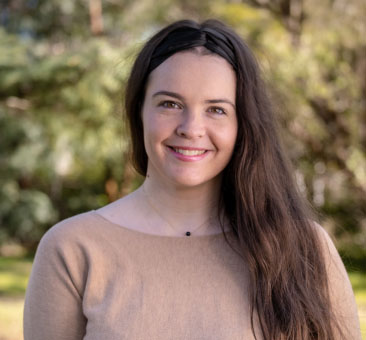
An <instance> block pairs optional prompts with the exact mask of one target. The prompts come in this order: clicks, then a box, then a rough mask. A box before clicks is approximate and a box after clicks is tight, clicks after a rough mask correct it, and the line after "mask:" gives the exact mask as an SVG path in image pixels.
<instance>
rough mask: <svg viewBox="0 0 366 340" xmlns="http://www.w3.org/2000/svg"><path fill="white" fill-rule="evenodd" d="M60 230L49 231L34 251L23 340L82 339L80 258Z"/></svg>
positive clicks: (83, 330) (84, 322)
mask: <svg viewBox="0 0 366 340" xmlns="http://www.w3.org/2000/svg"><path fill="white" fill-rule="evenodd" d="M60 227H61V226H60ZM61 229H62V228H58V226H56V228H55V227H53V228H51V229H50V230H49V231H48V232H47V233H46V234H45V235H44V237H43V238H42V240H41V242H40V245H39V247H38V249H37V253H36V257H35V260H34V263H33V267H32V273H31V276H30V279H29V283H28V287H27V292H26V298H25V305H24V339H25V340H50V339H52V340H81V339H83V337H84V335H85V328H86V319H85V317H84V315H83V311H82V276H83V272H85V270H83V269H82V265H81V263H82V256H81V254H80V251H79V250H78V249H77V248H76V247H75V246H73V245H72V242H70V240H68V239H70V236H68V235H67V234H66V233H65V232H63V231H62V230H61ZM60 231H61V232H60Z"/></svg>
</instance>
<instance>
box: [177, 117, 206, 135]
mask: <svg viewBox="0 0 366 340" xmlns="http://www.w3.org/2000/svg"><path fill="white" fill-rule="evenodd" d="M176 132H177V135H178V136H180V137H184V138H188V139H195V138H201V137H203V136H204V135H205V126H204V121H203V117H202V113H200V112H193V111H186V112H184V113H183V115H182V120H181V121H180V122H179V125H178V126H177V130H176Z"/></svg>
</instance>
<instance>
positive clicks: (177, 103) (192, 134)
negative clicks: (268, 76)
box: [142, 51, 238, 187]
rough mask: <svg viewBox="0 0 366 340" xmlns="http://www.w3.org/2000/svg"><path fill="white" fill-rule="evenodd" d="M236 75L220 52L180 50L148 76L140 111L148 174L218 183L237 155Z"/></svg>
mask: <svg viewBox="0 0 366 340" xmlns="http://www.w3.org/2000/svg"><path fill="white" fill-rule="evenodd" d="M235 93H236V76H235V73H234V71H233V69H232V68H231V66H230V64H229V63H228V62H227V61H226V60H225V59H223V58H221V57H219V56H217V55H198V54H196V53H193V52H191V51H185V52H179V53H176V54H174V55H173V56H171V57H170V58H168V59H167V60H165V61H164V62H163V63H162V64H161V65H159V66H158V67H157V68H156V69H155V70H154V71H153V72H152V73H151V74H150V76H149V80H148V84H147V90H146V95H145V100H144V105H143V109H142V120H143V126H144V143H145V149H146V152H147V155H148V171H147V174H148V175H149V176H150V178H153V179H154V180H159V181H161V183H164V184H167V183H172V184H174V185H176V186H180V187H181V186H184V187H193V186H199V185H203V184H214V183H217V180H218V179H219V178H220V174H221V172H222V170H223V169H224V168H225V167H226V165H227V164H228V162H229V160H230V158H231V155H232V153H233V149H234V145H235V141H236V135H237V129H238V127H237V118H236V110H235Z"/></svg>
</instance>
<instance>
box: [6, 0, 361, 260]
mask: <svg viewBox="0 0 366 340" xmlns="http://www.w3.org/2000/svg"><path fill="white" fill-rule="evenodd" d="M10 3H11V1H8V2H5V3H4V5H3V7H2V9H3V10H6V11H5V12H3V13H5V14H4V15H3V16H2V17H1V18H3V19H1V20H2V21H1V22H0V25H1V26H2V28H1V26H0V228H1V229H0V244H1V243H4V242H6V241H7V240H15V241H18V242H21V243H22V244H24V245H26V246H28V247H31V248H32V247H34V245H35V244H36V242H37V240H38V239H39V238H40V236H41V235H42V234H43V232H44V231H45V230H46V229H47V228H48V227H49V226H51V225H52V224H53V223H55V222H56V221H57V220H59V219H62V218H65V217H67V216H70V215H73V214H76V213H78V212H82V211H86V210H89V209H94V208H96V207H99V206H101V205H103V204H106V203H108V202H109V201H111V200H114V199H116V198H118V196H119V195H121V194H122V193H126V192H128V190H131V189H132V188H134V187H135V186H136V183H139V182H140V181H141V178H139V177H136V176H135V175H133V174H132V175H131V171H130V170H129V166H128V162H127V158H126V156H127V153H126V152H127V149H128V148H127V136H126V131H125V128H124V125H123V122H122V120H121V113H122V112H121V107H122V106H121V104H122V101H123V88H124V82H125V80H126V77H127V75H128V72H129V68H130V66H131V63H132V61H133V59H134V55H135V54H136V51H137V50H138V49H139V48H140V47H141V44H142V43H143V41H144V40H145V39H147V38H148V37H149V36H150V35H151V34H153V33H154V32H155V31H156V30H157V29H159V28H160V27H162V26H163V25H165V24H166V23H169V22H171V21H173V20H177V19H183V18H193V19H198V20H203V19H206V18H209V17H216V18H219V19H222V20H224V21H226V22H227V23H228V24H230V25H232V26H233V27H234V28H235V29H236V30H237V32H239V33H240V34H241V35H242V36H243V38H244V39H245V40H246V41H247V43H248V44H249V45H250V46H251V48H253V50H254V51H255V53H256V55H257V56H258V58H259V61H260V64H261V67H262V69H263V72H264V77H265V80H266V81H267V83H268V84H269V89H270V94H271V96H272V99H273V102H274V104H275V107H276V110H277V113H278V117H279V123H280V126H281V128H282V129H281V134H282V138H283V140H284V144H285V146H286V147H287V150H288V152H289V157H290V158H291V159H292V160H293V161H294V163H295V166H296V178H297V179H298V183H299V186H300V188H301V189H302V191H303V192H304V195H306V196H307V197H308V198H309V200H310V201H311V202H312V204H313V205H314V206H315V208H316V209H317V210H318V211H319V212H320V213H321V215H322V216H321V217H322V218H321V219H322V224H323V225H324V226H325V227H326V228H327V230H328V231H330V232H331V233H332V234H333V235H335V236H336V241H337V246H338V247H339V249H341V251H342V254H344V255H345V256H346V257H347V256H348V257H350V258H352V259H353V260H354V263H362V259H364V258H365V256H366V237H365V235H366V225H365V218H364V216H365V213H366V211H365V210H366V208H365V207H366V202H365V197H366V195H365V192H366V161H365V158H366V156H365V145H366V141H365V134H364V131H365V128H366V127H365V121H366V120H365V113H366V104H365V100H364V98H363V94H364V93H365V91H366V82H365V79H364V76H363V75H364V73H365V63H364V60H365V58H364V56H365V54H366V44H365V40H364V34H363V30H364V23H363V21H364V20H363V19H364V18H363V16H362V13H363V11H364V10H365V3H364V2H363V1H362V0H354V1H352V2H349V1H346V0H340V1H336V2H334V1H331V0H325V1H321V2H319V1H316V0H309V1H300V2H298V1H297V2H293V4H292V5H293V6H295V5H296V3H302V5H303V6H302V7H299V8H297V9H296V8H295V7H293V9H294V10H293V11H292V12H291V11H287V10H286V8H290V7H291V6H287V7H286V6H280V5H279V3H278V2H266V1H256V0H248V1H242V2H237V1H235V2H227V1H223V0H215V1H208V0H204V1H198V2H197V1H193V0H185V1H183V0H182V1H180V0H179V1H178V0H164V1H161V2H156V1H152V0H142V1H131V0H128V1H123V2H118V1H106V2H101V4H102V12H101V17H100V18H101V19H102V23H103V25H102V28H101V30H100V31H98V32H96V31H95V29H94V28H93V25H92V21H93V20H92V16H91V15H90V13H91V11H90V7H89V6H90V4H91V2H88V1H81V0H75V1H71V0H52V1H45V0H38V1H30V2H24V3H18V5H17V6H11V5H10ZM282 3H284V4H287V5H289V4H290V3H292V1H291V0H285V1H283V2H282ZM295 9H296V10H297V12H296V11H295ZM100 18H99V19H100ZM97 19H98V18H97Z"/></svg>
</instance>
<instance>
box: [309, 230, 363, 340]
mask: <svg viewBox="0 0 366 340" xmlns="http://www.w3.org/2000/svg"><path fill="white" fill-rule="evenodd" d="M316 226H317V228H316V229H317V230H318V234H319V236H320V237H319V238H320V241H321V244H322V248H323V250H324V251H323V253H324V258H325V263H326V268H327V273H328V278H329V279H328V282H329V293H330V299H331V304H332V308H333V311H334V314H335V316H336V318H337V320H338V322H339V324H340V326H341V328H342V331H343V332H344V336H345V338H342V340H344V339H352V340H362V338H361V330H360V323H359V319H358V313H357V305H356V301H355V297H354V295H353V291H352V286H351V282H350V280H349V278H348V275H347V272H346V269H345V267H344V265H343V262H342V260H341V257H340V256H339V254H338V251H337V249H336V248H335V246H334V244H333V242H332V240H331V238H330V237H329V235H328V234H327V232H326V231H325V230H324V229H323V228H322V227H321V226H320V225H318V224H317V225H316Z"/></svg>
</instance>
